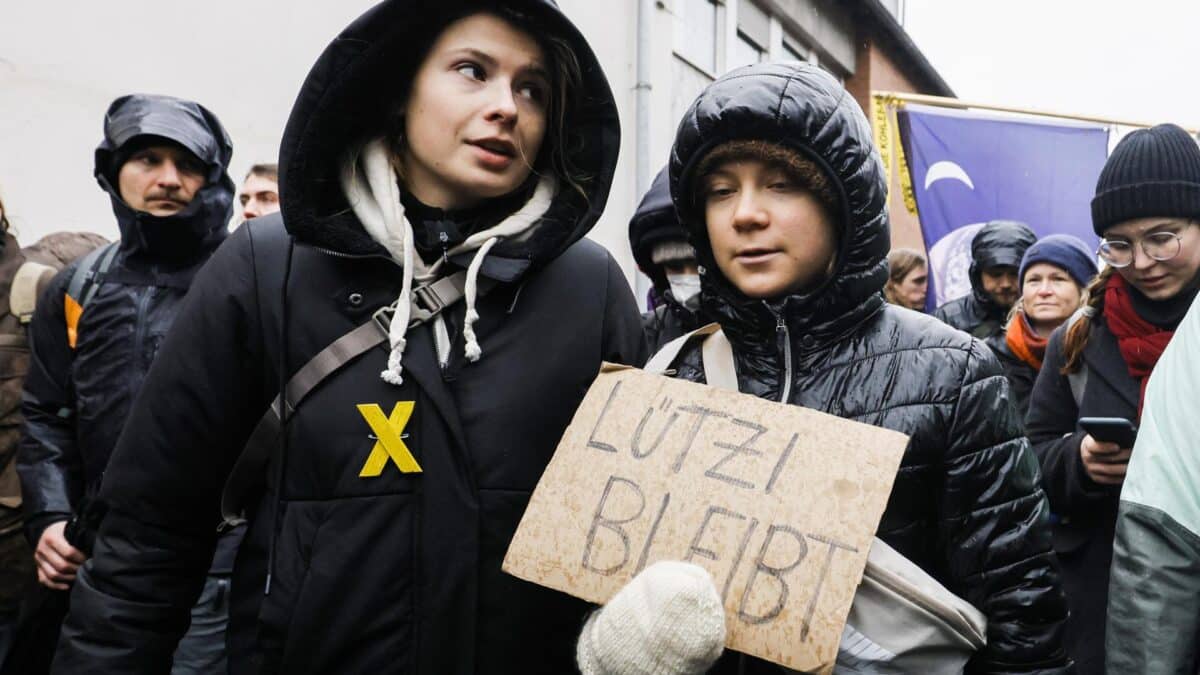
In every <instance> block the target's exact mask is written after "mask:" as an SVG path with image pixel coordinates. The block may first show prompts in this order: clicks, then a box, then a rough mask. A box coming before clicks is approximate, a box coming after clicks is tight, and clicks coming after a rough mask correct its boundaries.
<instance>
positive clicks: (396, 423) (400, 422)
mask: <svg viewBox="0 0 1200 675" xmlns="http://www.w3.org/2000/svg"><path fill="white" fill-rule="evenodd" d="M415 404H416V402H415V401H397V402H396V407H394V408H392V414H391V415H390V416H388V417H384V416H383V409H382V408H380V407H379V406H378V405H377V404H375V403H360V404H358V412H359V414H361V415H362V416H363V419H365V420H366V421H367V424H369V425H370V426H371V431H374V432H375V438H377V439H378V440H377V441H376V442H375V447H373V448H371V454H370V455H369V456H368V457H367V462H366V463H365V464H363V468H362V471H359V472H358V477H359V478H374V477H376V476H379V475H380V474H382V473H383V470H384V468H385V467H387V463H388V459H389V458H391V460H392V461H393V462H395V463H396V467H397V468H399V469H400V472H401V473H421V465H420V464H417V460H416V458H415V457H413V455H412V453H411V452H409V450H408V446H407V445H405V444H404V440H403V439H401V438H400V434H401V432H403V431H404V427H405V425H407V424H408V420H409V418H410V417H412V412H413V406H414V405H415Z"/></svg>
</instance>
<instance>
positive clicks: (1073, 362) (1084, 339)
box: [1061, 265, 1117, 375]
mask: <svg viewBox="0 0 1200 675" xmlns="http://www.w3.org/2000/svg"><path fill="white" fill-rule="evenodd" d="M1116 273H1117V268H1115V267H1112V266H1111V265H1108V266H1105V268H1104V269H1103V270H1101V271H1100V274H1098V275H1096V278H1095V279H1092V283H1090V284H1088V287H1087V288H1086V289H1085V290H1084V292H1083V296H1084V301H1083V305H1082V307H1083V316H1081V317H1079V319H1078V320H1077V321H1076V322H1075V323H1074V324H1072V325H1071V327H1070V328H1068V329H1067V334H1066V335H1065V336H1063V358H1064V359H1065V361H1066V363H1065V364H1064V365H1063V367H1062V371H1061V372H1062V374H1063V375H1070V374H1071V373H1077V372H1079V369H1080V368H1081V367H1083V348H1084V347H1086V346H1087V343H1088V338H1089V337H1091V334H1092V321H1093V320H1095V318H1096V317H1098V316H1100V315H1101V314H1103V313H1104V290H1105V288H1107V286H1108V280H1109V279H1111V278H1112V276H1113V275H1114V274H1116Z"/></svg>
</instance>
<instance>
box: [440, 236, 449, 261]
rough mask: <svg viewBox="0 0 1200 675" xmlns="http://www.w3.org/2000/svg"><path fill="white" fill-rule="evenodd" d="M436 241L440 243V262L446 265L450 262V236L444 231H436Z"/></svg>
mask: <svg viewBox="0 0 1200 675" xmlns="http://www.w3.org/2000/svg"><path fill="white" fill-rule="evenodd" d="M438 241H440V242H442V261H443V262H445V263H447V264H448V263H449V262H450V248H449V244H450V235H449V234H446V231H445V230H440V231H438Z"/></svg>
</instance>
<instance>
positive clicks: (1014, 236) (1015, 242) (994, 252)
mask: <svg viewBox="0 0 1200 675" xmlns="http://www.w3.org/2000/svg"><path fill="white" fill-rule="evenodd" d="M1035 241H1037V235H1036V234H1034V233H1033V230H1031V229H1029V226H1028V225H1026V224H1025V223H1019V222H1017V221H1015V220H993V221H991V222H989V223H988V224H987V225H984V226H983V227H982V228H980V230H979V232H977V233H976V234H975V238H974V239H972V240H971V270H970V275H971V292H970V293H968V294H967V295H964V296H963V297H961V298H958V299H955V300H951V301H950V302H947V303H946V304H944V305H942V306H941V307H938V308H937V310H935V311H934V313H933V315H934V316H935V317H937V318H939V319H941V320H942V321H944V322H946V323H947V324H949V325H951V326H954V327H955V328H957V329H959V330H961V331H963V332H964V333H970V334H971V335H972V336H974V337H977V338H979V339H981V340H986V339H987V338H990V337H995V336H997V335H1000V334H1001V333H1002V332H1004V325H1005V323H1006V320H1007V318H1008V312H1009V310H1011V309H1012V306H1013V304H1014V303H1016V301H1017V298H1019V297H1021V289H1020V287H1019V286H1018V284H1017V270H1018V268H1019V267H1020V266H1021V257H1022V256H1024V255H1025V249H1027V248H1029V247H1030V246H1032V245H1033V242H1035Z"/></svg>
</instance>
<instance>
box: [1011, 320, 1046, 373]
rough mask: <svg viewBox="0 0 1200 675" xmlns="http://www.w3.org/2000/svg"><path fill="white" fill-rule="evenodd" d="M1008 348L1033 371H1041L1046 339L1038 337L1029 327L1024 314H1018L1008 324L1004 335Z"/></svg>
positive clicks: (1044, 356)
mask: <svg viewBox="0 0 1200 675" xmlns="http://www.w3.org/2000/svg"><path fill="white" fill-rule="evenodd" d="M1004 341H1005V342H1007V343H1008V348H1009V349H1011V350H1012V353H1013V354H1016V356H1017V358H1019V359H1021V360H1022V361H1024V362H1025V363H1028V364H1029V365H1030V366H1033V369H1034V370H1041V369H1042V359H1044V358H1046V338H1042V337H1038V335H1037V333H1034V332H1033V329H1032V328H1030V327H1029V322H1028V321H1026V320H1025V315H1024V314H1018V315H1017V316H1015V317H1013V320H1012V321H1009V322H1008V331H1007V332H1006V333H1005V335H1004Z"/></svg>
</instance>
